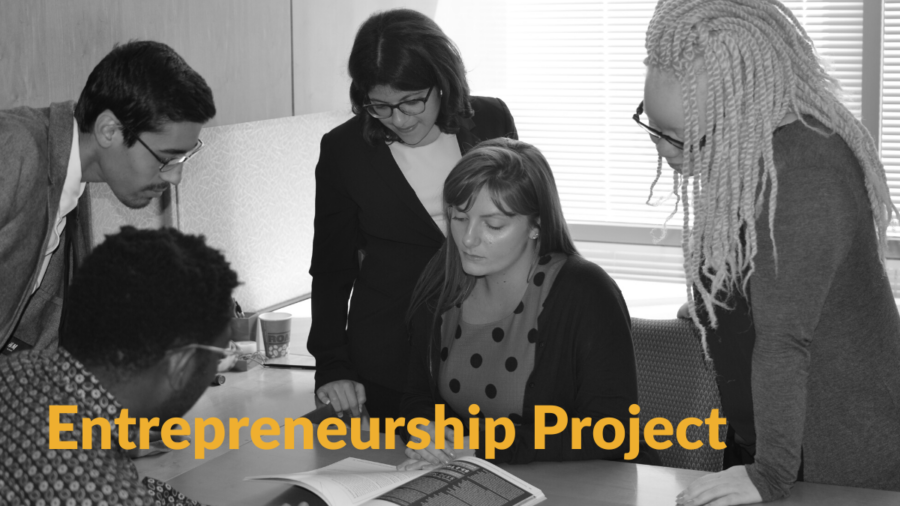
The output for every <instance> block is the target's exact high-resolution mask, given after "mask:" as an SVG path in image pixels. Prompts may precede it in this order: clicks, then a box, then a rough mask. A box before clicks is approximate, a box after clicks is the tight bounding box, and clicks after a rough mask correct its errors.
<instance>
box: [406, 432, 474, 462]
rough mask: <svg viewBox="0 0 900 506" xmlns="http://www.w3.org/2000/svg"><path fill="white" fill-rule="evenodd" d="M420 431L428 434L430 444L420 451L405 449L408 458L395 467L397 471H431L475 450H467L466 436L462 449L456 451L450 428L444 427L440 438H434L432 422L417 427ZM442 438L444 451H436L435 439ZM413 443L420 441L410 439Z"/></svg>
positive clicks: (470, 454)
mask: <svg viewBox="0 0 900 506" xmlns="http://www.w3.org/2000/svg"><path fill="white" fill-rule="evenodd" d="M419 428H420V429H421V430H423V431H425V432H427V433H428V435H429V436H430V438H431V442H430V443H429V444H428V446H426V447H425V448H422V449H421V450H414V449H412V448H409V447H407V448H406V456H407V457H409V458H408V459H407V460H406V461H404V462H403V463H402V464H400V465H399V466H397V469H398V470H400V471H414V470H418V469H433V468H435V467H438V466H440V465H443V464H446V463H448V462H450V461H451V460H453V459H457V458H460V457H467V456H473V455H475V450H470V449H468V448H469V438H468V436H466V437H464V438H463V449H461V450H457V449H455V448H453V441H454V437H453V429H452V428H451V427H446V428H445V430H444V433H443V434H441V435H440V436H436V435H435V433H434V422H431V423H429V424H428V425H425V426H420V427H419ZM438 437H442V438H443V441H444V449H443V450H438V449H437V438H438ZM413 438H414V439H415V442H419V441H421V439H419V438H415V437H412V438H411V439H410V441H413Z"/></svg>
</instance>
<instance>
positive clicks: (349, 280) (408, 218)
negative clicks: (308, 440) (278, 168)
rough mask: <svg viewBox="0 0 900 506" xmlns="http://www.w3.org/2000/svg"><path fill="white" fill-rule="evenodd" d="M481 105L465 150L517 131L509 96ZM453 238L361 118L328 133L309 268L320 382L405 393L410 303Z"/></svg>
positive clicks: (463, 133) (476, 102)
mask: <svg viewBox="0 0 900 506" xmlns="http://www.w3.org/2000/svg"><path fill="white" fill-rule="evenodd" d="M471 103H472V108H473V109H474V111H475V116H474V117H472V118H471V119H468V120H464V121H463V122H462V127H461V128H460V130H459V132H457V134H456V137H457V141H458V142H459V147H460V151H461V152H462V153H463V154H465V153H466V152H467V151H469V150H470V149H472V148H473V147H474V146H475V145H476V144H478V143H479V142H481V141H482V140H487V139H492V138H495V137H511V138H517V133H516V126H515V123H514V121H513V118H512V115H511V114H510V112H509V109H507V107H506V104H504V103H503V101H501V100H499V99H496V98H485V97H472V101H471ZM443 241H444V235H443V233H442V232H441V231H440V230H439V229H438V227H437V225H435V223H434V220H432V219H431V216H430V215H429V214H428V212H427V211H426V210H425V208H424V207H423V206H422V203H421V202H420V201H419V198H418V197H417V196H416V193H415V191H414V190H413V189H412V187H410V186H409V183H407V181H406V178H405V177H404V176H403V173H402V172H401V171H400V168H399V167H398V166H397V163H396V162H395V161H394V158H393V156H392V155H391V151H390V148H389V147H388V146H387V145H386V144H384V143H380V144H377V145H375V146H372V145H370V144H368V143H367V142H366V141H365V140H364V139H363V134H362V120H361V118H360V117H358V116H357V117H354V118H351V119H350V120H349V121H347V122H346V123H344V124H342V125H340V126H338V127H336V128H335V129H334V130H332V131H331V132H329V133H327V134H325V135H324V136H323V137H322V144H321V152H320V155H319V163H318V165H317V166H316V217H315V237H314V239H313V254H312V265H311V267H310V269H309V273H310V274H311V275H312V276H313V282H312V328H311V329H310V333H309V341H308V349H309V351H310V352H311V353H312V354H313V356H315V357H316V388H319V387H320V386H322V385H323V384H325V383H329V382H331V381H335V380H340V379H351V380H355V381H361V380H366V381H369V382H373V383H377V384H379V385H382V386H385V387H388V388H391V389H393V390H396V391H398V392H402V391H403V385H404V383H405V381H406V370H407V368H408V363H407V362H408V346H409V342H408V339H407V333H406V326H405V323H404V322H405V318H406V311H407V308H408V306H409V302H410V296H411V294H412V290H413V288H414V287H415V284H416V281H417V280H418V277H419V273H421V272H422V270H423V269H424V268H425V264H427V263H428V260H430V259H431V257H432V256H433V255H434V254H435V253H436V252H437V250H438V248H440V246H441V244H442V243H443ZM360 250H363V251H364V258H365V259H364V260H363V261H362V262H360V255H359V251H360ZM351 289H352V290H353V297H352V299H351V300H350V308H349V314H348V308H347V299H348V298H350V291H351Z"/></svg>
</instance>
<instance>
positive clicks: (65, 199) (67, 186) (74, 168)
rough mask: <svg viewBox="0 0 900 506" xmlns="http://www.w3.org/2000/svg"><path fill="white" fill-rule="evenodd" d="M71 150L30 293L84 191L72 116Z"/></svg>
mask: <svg viewBox="0 0 900 506" xmlns="http://www.w3.org/2000/svg"><path fill="white" fill-rule="evenodd" d="M72 124H73V127H72V150H71V151H70V152H69V166H68V168H67V169H66V181H65V183H63V189H62V195H60V197H59V211H57V213H56V226H55V227H53V228H52V229H51V231H50V242H49V243H48V244H47V249H46V250H45V251H44V262H43V263H42V264H41V272H40V274H38V277H37V279H36V280H35V282H34V287H33V288H32V290H31V293H34V292H36V291H37V289H38V288H39V287H40V286H41V281H43V280H44V274H46V273H47V266H48V265H50V257H52V256H53V253H54V252H55V251H56V250H57V249H59V238H60V236H61V235H62V233H63V230H65V228H66V215H67V214H69V213H70V212H72V209H75V206H77V205H78V199H79V198H81V194H82V193H84V186H85V183H82V182H81V149H79V147H78V122H77V121H75V118H72Z"/></svg>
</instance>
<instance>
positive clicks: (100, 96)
mask: <svg viewBox="0 0 900 506" xmlns="http://www.w3.org/2000/svg"><path fill="white" fill-rule="evenodd" d="M107 109H109V110H110V111H112V113H113V114H115V115H116V119H118V120H119V123H121V124H122V135H123V136H124V139H125V145H126V146H128V147H131V146H133V145H134V143H135V142H136V141H137V137H138V136H139V135H140V134H142V133H144V132H158V131H159V129H160V127H162V126H163V125H164V124H166V123H170V122H174V123H181V122H185V121H188V122H191V123H200V124H203V123H206V122H207V121H209V120H210V119H212V118H213V116H215V115H216V105H215V103H214V102H213V94H212V90H210V89H209V86H208V85H207V84H206V81H205V80H204V79H203V76H201V75H200V74H198V73H197V72H196V71H195V70H194V69H192V68H191V67H190V65H188V64H187V62H185V61H184V59H183V58H182V57H181V56H179V55H178V53H176V52H175V50H174V49H172V48H171V47H169V46H167V45H165V44H163V43H162V42H155V41H152V40H133V41H130V42H128V43H126V44H121V45H116V47H114V48H113V50H112V51H110V53H109V54H108V55H106V56H105V57H103V59H102V60H100V63H98V64H97V66H96V67H94V70H93V71H91V75H90V76H88V79H87V83H85V85H84V89H83V90H82V91H81V96H80V97H79V98H78V103H77V104H76V105H75V119H76V120H77V121H78V129H79V130H80V131H82V132H89V131H90V130H91V128H93V126H94V122H96V121H97V117H98V116H99V115H100V113H102V112H103V111H105V110H107Z"/></svg>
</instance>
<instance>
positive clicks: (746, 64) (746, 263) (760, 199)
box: [645, 0, 897, 350]
mask: <svg viewBox="0 0 900 506" xmlns="http://www.w3.org/2000/svg"><path fill="white" fill-rule="evenodd" d="M646 48H647V54H648V56H647V59H646V60H645V64H646V65H648V66H650V67H654V68H658V69H660V70H662V71H665V72H667V73H669V74H671V75H674V77H675V79H677V81H678V83H679V84H680V85H681V90H682V106H683V109H684V115H685V126H684V139H683V141H684V144H685V146H698V145H699V143H700V138H701V137H702V136H703V135H706V136H707V141H706V145H705V147H704V148H703V149H691V150H690V151H689V152H685V165H684V174H685V175H686V176H684V177H683V178H681V180H680V193H681V196H682V197H684V196H686V195H688V191H689V190H690V192H691V193H690V195H691V198H690V199H688V198H683V201H684V204H683V210H684V229H683V231H684V238H685V239H684V241H682V249H683V251H684V270H685V276H686V279H687V283H686V284H687V292H688V301H689V310H690V314H691V318H692V320H693V321H694V324H695V325H696V326H697V327H698V328H699V329H700V332H701V335H702V337H703V346H704V350H705V349H706V332H705V329H704V327H703V325H702V324H701V322H700V319H699V318H698V316H697V310H696V305H695V302H694V297H693V293H692V291H693V290H696V291H697V292H698V293H699V294H700V298H701V299H702V302H703V307H704V309H705V311H706V313H707V314H708V316H709V323H710V325H711V326H712V327H713V328H715V327H716V326H717V325H718V322H717V320H716V316H715V311H714V307H715V306H720V307H725V305H726V302H725V301H726V300H727V295H729V294H731V293H733V292H734V291H735V290H737V291H740V292H741V293H746V289H747V283H748V281H749V279H750V276H751V275H752V274H753V272H754V269H755V264H754V258H755V256H756V253H757V228H756V219H757V218H758V217H759V215H760V213H761V212H762V211H763V209H764V205H765V200H766V195H767V194H768V197H769V198H768V219H769V234H770V239H771V241H772V245H773V252H774V254H775V261H776V265H777V260H778V254H777V249H776V245H775V236H774V221H775V211H776V206H777V196H778V177H777V174H776V171H775V164H774V157H773V153H772V134H773V132H774V130H775V128H776V127H777V126H778V124H779V122H780V121H781V120H782V118H784V117H785V115H787V114H788V113H794V114H795V115H797V117H798V118H799V120H800V121H801V122H803V123H804V124H806V125H807V126H810V125H808V124H807V123H806V121H805V120H804V117H803V116H804V115H809V116H812V117H814V118H816V119H817V120H818V121H820V122H821V123H822V124H823V125H824V126H825V128H826V129H827V130H828V132H821V133H822V134H824V135H827V134H830V133H832V132H834V133H837V134H838V135H840V136H841V138H843V140H844V141H845V142H846V143H847V145H848V146H849V147H850V148H851V149H852V151H853V153H854V155H856V157H857V159H858V160H859V162H860V166H861V167H862V169H863V172H864V175H865V184H866V191H867V194H868V197H869V202H870V204H871V207H872V214H873V217H874V224H873V225H874V227H875V230H876V234H877V237H878V240H879V246H880V250H881V258H882V262H883V261H884V252H885V249H886V247H887V234H886V232H887V227H888V225H889V224H890V223H891V219H892V217H893V216H894V213H896V212H897V209H896V207H894V205H893V203H892V202H891V199H890V193H889V191H888V186H887V179H886V176H885V172H884V167H883V165H882V163H881V160H880V159H879V157H878V151H877V150H876V147H875V142H874V140H873V139H872V136H871V135H870V134H869V132H868V130H866V128H865V127H864V126H863V125H862V123H861V122H860V121H859V120H857V119H856V118H855V117H854V116H853V114H852V113H851V112H850V111H849V110H848V109H847V108H846V107H845V106H844V105H843V104H842V103H841V100H840V88H839V86H838V83H837V81H836V80H835V79H834V78H832V77H831V76H829V75H828V73H827V72H826V70H825V68H824V66H823V63H822V62H821V61H820V59H819V57H818V55H817V53H816V50H815V47H814V45H813V42H812V40H811V39H810V37H809V36H808V35H807V33H806V31H805V30H804V29H803V27H802V26H801V25H800V22H799V21H798V20H797V18H796V17H794V15H793V14H792V13H791V11H790V10H789V9H787V8H786V7H785V6H784V5H782V4H781V3H780V2H779V1H778V0H660V2H659V3H658V4H657V6H656V11H655V12H654V15H653V18H652V20H651V21H650V26H649V27H648V29H647V39H646ZM704 73H705V75H706V78H707V79H708V91H707V96H706V118H705V119H706V125H708V127H707V128H706V130H707V131H706V132H701V131H700V121H699V118H698V116H699V114H700V113H699V108H698V100H699V99H701V97H698V96H697V89H698V86H697V79H698V76H699V75H702V74H704ZM810 128H813V127H811V126H810ZM687 149H689V148H686V150H687ZM660 163H661V160H660ZM687 175H691V177H688V176H687ZM675 177H676V179H675V185H676V187H677V185H678V184H679V178H678V176H677V175H676V176H675ZM689 180H692V181H691V182H689ZM689 185H690V187H689ZM691 205H693V213H694V218H693V224H692V223H691V220H690V211H691V207H690V206H691ZM692 225H693V226H692ZM742 236H743V237H742ZM742 238H743V240H742ZM723 295H725V297H723Z"/></svg>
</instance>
